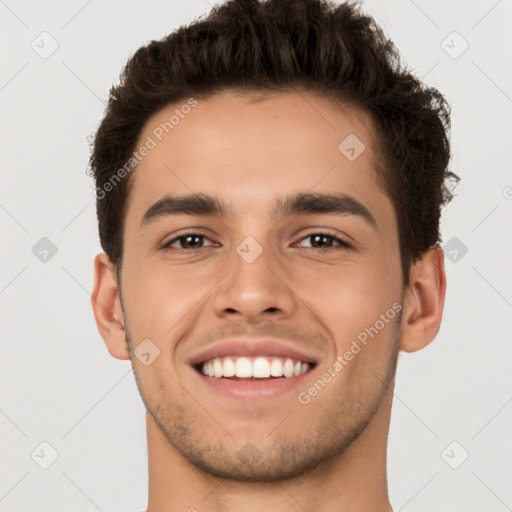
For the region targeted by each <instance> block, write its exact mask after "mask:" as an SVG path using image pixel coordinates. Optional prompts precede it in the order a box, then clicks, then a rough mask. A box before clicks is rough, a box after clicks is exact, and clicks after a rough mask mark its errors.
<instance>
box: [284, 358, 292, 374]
mask: <svg viewBox="0 0 512 512" xmlns="http://www.w3.org/2000/svg"><path fill="white" fill-rule="evenodd" d="M284 376H285V377H293V361H292V360H291V359H287V360H286V361H285V362H284Z"/></svg>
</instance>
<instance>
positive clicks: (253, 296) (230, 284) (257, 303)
mask: <svg viewBox="0 0 512 512" xmlns="http://www.w3.org/2000/svg"><path fill="white" fill-rule="evenodd" d="M229 264H230V265H231V271H230V272H229V273H228V274H227V275H226V277H225V278H224V279H222V280H221V282H220V283H219V286H218V287H216V292H215V296H214V299H213V307H214V310H215V313H216V315H217V316H219V317H224V318H234V317H238V318H239V319H242V320H244V321H245V322H247V323H257V322H258V321H261V320H264V319H268V318H272V319H284V318H288V317H291V316H292V315H293V314H294V312H295V309H296V307H297V297H296V296H295V294H294V292H293V290H292V289H291V288H290V284H289V283H288V281H289V279H287V277H289V276H287V274H286V271H285V269H283V266H282V265H280V264H279V262H278V260H277V256H276V255H275V254H274V252H273V251H271V250H270V249H266V248H264V249H263V251H262V252H261V254H260V255H259V256H258V257H257V258H256V259H255V260H254V261H251V260H249V259H244V258H243V257H242V256H240V254H238V253H235V254H234V255H233V257H232V258H231V259H230V262H229Z"/></svg>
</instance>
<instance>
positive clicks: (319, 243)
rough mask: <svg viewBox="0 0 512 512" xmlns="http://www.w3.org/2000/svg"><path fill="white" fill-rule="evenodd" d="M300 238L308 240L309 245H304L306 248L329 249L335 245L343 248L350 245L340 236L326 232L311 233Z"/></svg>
mask: <svg viewBox="0 0 512 512" xmlns="http://www.w3.org/2000/svg"><path fill="white" fill-rule="evenodd" d="M302 240H309V242H310V246H309V247H308V246H306V247H307V248H311V249H324V250H329V249H333V248H334V247H336V246H338V247H339V246H341V247H344V248H349V247H350V245H349V244H347V243H346V242H345V241H344V240H342V239H341V238H338V237H336V236H334V235H330V234H328V233H311V234H309V235H307V236H305V237H304V238H302Z"/></svg>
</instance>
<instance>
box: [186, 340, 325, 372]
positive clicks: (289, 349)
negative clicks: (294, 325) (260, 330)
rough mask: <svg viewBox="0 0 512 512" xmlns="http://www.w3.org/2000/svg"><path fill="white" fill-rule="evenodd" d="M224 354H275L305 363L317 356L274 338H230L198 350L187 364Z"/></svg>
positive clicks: (247, 355) (251, 355) (314, 360)
mask: <svg viewBox="0 0 512 512" xmlns="http://www.w3.org/2000/svg"><path fill="white" fill-rule="evenodd" d="M226 356H239V357H240V356H245V357H257V356H275V357H286V358H290V359H295V360H296V361H303V362H306V363H316V362H317V358H316V357H315V356H314V355H312V354H310V353H307V352H305V351H304V350H301V349H299V348H297V347H295V346H293V345H291V344H290V343H286V342H283V341H279V340H276V339H270V338H265V339H247V338H245V339H231V340H223V341H219V342H216V343H214V344H212V345H210V346H209V347H208V348H206V349H204V350H202V351H201V352H198V353H197V354H195V355H194V356H192V357H191V358H190V359H189V364H190V365H192V366H195V365H197V364H199V363H204V362H205V361H208V360H209V359H213V358H215V357H226Z"/></svg>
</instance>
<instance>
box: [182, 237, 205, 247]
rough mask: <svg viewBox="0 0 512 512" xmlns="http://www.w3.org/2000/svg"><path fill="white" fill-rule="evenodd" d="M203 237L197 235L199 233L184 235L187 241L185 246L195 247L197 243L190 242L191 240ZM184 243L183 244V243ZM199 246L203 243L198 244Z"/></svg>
mask: <svg viewBox="0 0 512 512" xmlns="http://www.w3.org/2000/svg"><path fill="white" fill-rule="evenodd" d="M200 239H201V237H200V236H197V235H187V236H186V237H184V241H185V244H184V245H185V246H187V247H190V246H194V247H195V244H194V243H190V240H196V241H197V240H200ZM182 245H183V244H182ZM198 245H199V246H201V243H199V244H198Z"/></svg>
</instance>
